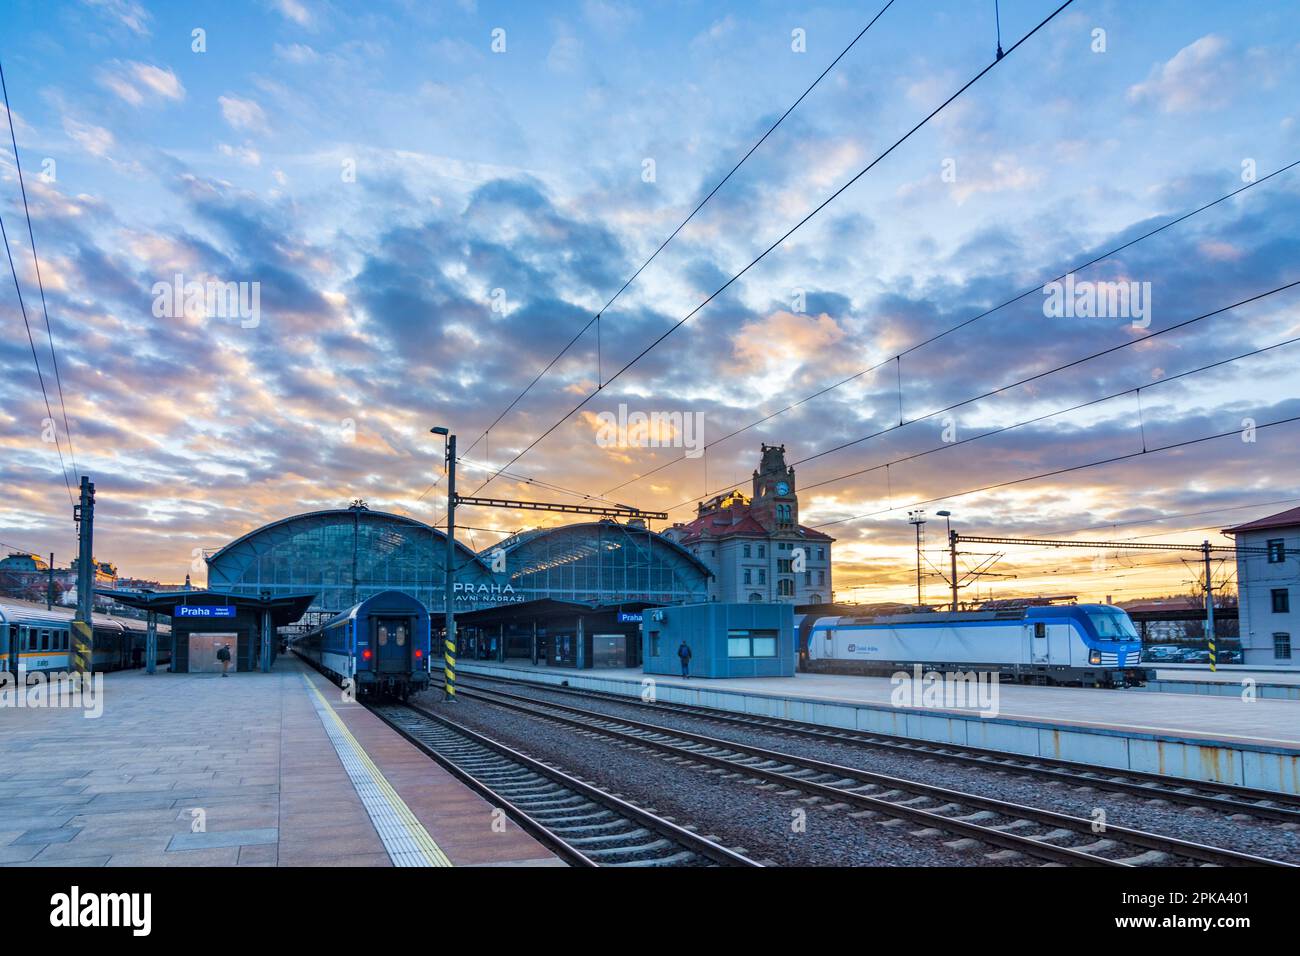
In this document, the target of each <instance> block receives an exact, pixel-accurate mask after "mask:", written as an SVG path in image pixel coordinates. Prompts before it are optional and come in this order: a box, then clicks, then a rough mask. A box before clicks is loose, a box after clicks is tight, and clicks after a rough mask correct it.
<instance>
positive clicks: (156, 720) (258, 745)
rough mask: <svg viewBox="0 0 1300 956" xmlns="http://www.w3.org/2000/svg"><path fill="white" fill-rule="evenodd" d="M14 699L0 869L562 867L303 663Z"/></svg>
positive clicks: (0, 782)
mask: <svg viewBox="0 0 1300 956" xmlns="http://www.w3.org/2000/svg"><path fill="white" fill-rule="evenodd" d="M102 702H103V711H102V715H101V716H99V717H98V718H87V717H86V716H85V713H86V711H84V710H83V709H80V708H69V707H63V708H48V707H39V708H37V707H23V708H18V707H6V708H4V709H0V865H6V866H150V867H153V866H195V865H198V866H473V865H562V864H561V863H560V861H559V860H558V859H557V858H556V857H555V856H554V855H553V854H552V853H551V852H550V851H549V850H547V849H546V848H544V847H543V846H542V845H541V844H539V843H537V842H536V841H535V840H533V838H532V837H531V836H529V835H528V834H526V833H524V832H523V831H522V830H520V829H519V828H517V827H516V826H515V825H514V824H513V823H507V824H506V826H505V827H504V829H502V827H501V826H500V824H499V823H497V825H496V826H495V827H494V826H493V824H494V822H496V821H495V820H494V817H493V808H492V807H491V806H489V805H488V803H487V802H486V801H484V800H483V799H482V798H481V797H480V796H479V795H478V794H477V793H475V792H474V791H472V790H470V789H469V788H468V787H466V786H465V785H464V784H463V783H461V782H460V781H459V780H457V779H456V778H455V777H453V776H452V775H451V774H449V773H448V772H447V771H445V770H444V769H443V768H442V767H441V766H439V765H438V764H437V763H435V762H434V761H433V760H431V759H430V758H429V757H427V756H426V755H425V754H424V753H422V752H421V751H420V750H418V749H417V748H416V747H415V746H413V745H412V744H410V743H409V742H408V741H407V740H406V739H405V738H403V737H401V736H400V735H399V734H397V733H396V732H395V731H393V730H391V729H390V728H389V727H388V725H387V724H385V723H384V722H382V721H381V720H380V719H379V718H378V717H376V716H374V715H373V714H372V713H370V711H368V710H367V709H365V708H364V707H362V706H361V705H359V704H356V703H349V702H345V701H343V700H342V695H341V692H340V690H339V688H337V687H335V686H334V685H333V684H331V683H329V682H328V681H327V680H325V678H323V677H322V676H321V675H319V674H317V673H316V672H315V671H313V670H311V669H310V668H308V667H307V666H306V665H304V664H302V663H301V662H300V661H298V660H296V659H294V658H281V659H280V660H278V661H277V662H276V664H275V667H274V669H273V670H272V671H271V672H270V673H266V674H263V673H256V672H254V673H240V674H238V675H232V677H231V678H230V679H223V678H222V677H221V676H220V675H219V674H164V673H159V674H154V675H148V674H145V673H144V672H143V671H127V672H118V673H112V674H107V675H104V683H103V694H102Z"/></svg>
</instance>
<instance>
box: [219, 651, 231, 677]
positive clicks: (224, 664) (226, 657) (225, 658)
mask: <svg viewBox="0 0 1300 956" xmlns="http://www.w3.org/2000/svg"><path fill="white" fill-rule="evenodd" d="M217 660H219V661H221V676H222V677H229V676H230V675H229V674H227V673H226V671H228V670H230V645H229V644H222V645H221V647H220V648H218V649H217Z"/></svg>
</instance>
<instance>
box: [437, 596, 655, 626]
mask: <svg viewBox="0 0 1300 956" xmlns="http://www.w3.org/2000/svg"><path fill="white" fill-rule="evenodd" d="M660 606H661V605H659V604H650V603H647V602H645V601H623V602H620V603H616V604H596V603H589V602H586V601H556V600H554V599H553V598H539V599H538V600H536V601H521V602H519V603H516V604H502V605H500V606H499V607H489V608H482V609H481V610H478V611H466V612H464V613H460V614H457V615H456V623H457V624H459V625H461V626H463V627H487V626H491V625H494V624H514V623H517V622H520V621H532V620H537V621H544V620H547V619H548V618H555V617H564V618H571V617H577V616H579V615H588V614H590V615H600V614H617V613H618V612H619V611H626V612H629V613H641V612H643V611H645V610H646V608H651V607H660ZM435 617H437V615H435Z"/></svg>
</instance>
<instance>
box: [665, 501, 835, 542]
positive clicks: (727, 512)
mask: <svg viewBox="0 0 1300 956" xmlns="http://www.w3.org/2000/svg"><path fill="white" fill-rule="evenodd" d="M750 507H751V506H750V505H749V504H748V503H744V504H741V503H737V504H733V505H730V506H728V507H726V508H722V509H720V510H718V511H710V512H708V513H706V514H702V515H700V516H699V517H698V518H696V519H695V520H694V521H690V522H687V523H685V524H681V525H674V526H673V532H674V533H675V534H679V535H681V543H682V544H683V545H692V544H696V543H698V542H700V541H702V540H704V539H706V538H715V539H719V540H720V539H723V538H768V537H770V536H772V535H773V534H777V535H781V534H795V535H798V536H799V537H801V538H804V539H806V540H808V541H834V540H835V539H834V538H832V537H831V536H830V535H828V534H823V533H822V532H820V531H814V530H813V529H812V528H808V527H805V526H804V525H799V526H798V527H795V528H791V529H790V530H789V531H788V532H787V531H778V532H769V531H768V530H767V528H765V527H763V525H762V524H760V523H759V521H758V519H757V518H755V517H754V516H753V514H751V513H750Z"/></svg>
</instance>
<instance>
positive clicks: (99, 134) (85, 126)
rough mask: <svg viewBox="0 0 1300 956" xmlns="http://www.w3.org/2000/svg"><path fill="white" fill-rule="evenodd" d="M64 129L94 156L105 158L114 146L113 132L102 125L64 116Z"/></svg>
mask: <svg viewBox="0 0 1300 956" xmlns="http://www.w3.org/2000/svg"><path fill="white" fill-rule="evenodd" d="M63 131H64V132H65V133H67V134H68V138H69V139H71V140H72V141H73V142H74V143H76V144H77V145H78V146H79V147H80V148H81V149H83V150H85V151H86V152H87V153H89V154H90V155H92V156H98V157H100V158H105V157H107V156H108V151H109V150H110V149H112V148H113V145H114V140H113V134H112V133H111V132H109V131H108V130H106V129H104V127H102V126H94V125H92V124H90V123H82V122H80V121H78V120H75V119H72V118H71V117H68V116H65V117H64V118H63Z"/></svg>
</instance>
